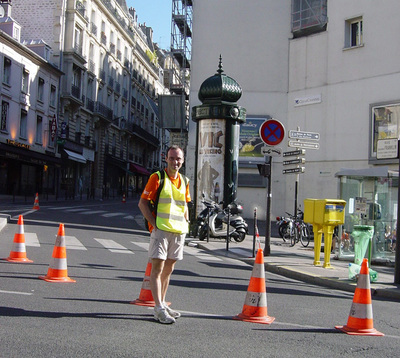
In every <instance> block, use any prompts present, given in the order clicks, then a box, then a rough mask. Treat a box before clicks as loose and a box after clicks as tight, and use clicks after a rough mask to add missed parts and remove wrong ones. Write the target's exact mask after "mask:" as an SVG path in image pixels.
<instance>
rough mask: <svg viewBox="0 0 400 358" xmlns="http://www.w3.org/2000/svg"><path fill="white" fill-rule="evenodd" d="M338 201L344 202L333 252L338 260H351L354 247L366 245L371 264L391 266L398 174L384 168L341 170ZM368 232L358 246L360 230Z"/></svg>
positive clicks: (337, 175) (392, 260) (393, 251)
mask: <svg viewBox="0 0 400 358" xmlns="http://www.w3.org/2000/svg"><path fill="white" fill-rule="evenodd" d="M335 176H336V177H338V178H339V180H340V198H341V199H343V200H345V201H346V202H347V205H346V208H345V210H346V211H345V223H344V225H342V226H341V227H339V228H338V230H337V239H336V240H334V242H335V241H336V247H335V249H336V250H337V252H338V257H339V259H343V260H349V261H353V260H354V255H355V252H356V250H357V246H356V245H361V244H363V245H364V244H365V247H366V248H367V249H366V250H367V252H369V251H371V252H370V255H371V258H372V262H374V261H375V262H394V261H395V245H396V225H397V210H398V202H397V192H398V184H399V173H398V170H391V169H390V168H389V167H387V166H376V167H372V168H368V169H342V170H341V171H340V172H338V173H336V174H335ZM360 229H363V230H364V231H368V235H364V237H363V240H368V243H367V242H365V243H360V242H358V241H357V240H359V239H358V237H359V235H358V234H359V232H358V231H359V230H360Z"/></svg>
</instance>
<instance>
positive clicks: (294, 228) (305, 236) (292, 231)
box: [286, 210, 311, 247]
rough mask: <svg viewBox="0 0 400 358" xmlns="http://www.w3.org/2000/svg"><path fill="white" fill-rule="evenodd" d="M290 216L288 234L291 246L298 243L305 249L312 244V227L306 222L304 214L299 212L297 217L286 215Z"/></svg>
mask: <svg viewBox="0 0 400 358" xmlns="http://www.w3.org/2000/svg"><path fill="white" fill-rule="evenodd" d="M286 214H288V215H289V222H288V228H287V230H286V231H287V233H288V236H289V240H290V246H294V245H296V243H297V242H299V241H300V242H301V244H302V245H303V246H304V247H307V246H308V245H309V244H310V238H311V228H310V225H309V224H307V223H305V222H304V220H303V219H304V213H303V212H302V211H301V210H299V213H298V214H297V217H295V216H294V215H291V214H289V213H286Z"/></svg>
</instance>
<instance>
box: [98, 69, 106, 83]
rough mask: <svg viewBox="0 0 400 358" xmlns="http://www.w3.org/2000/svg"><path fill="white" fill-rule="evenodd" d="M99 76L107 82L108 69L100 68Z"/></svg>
mask: <svg viewBox="0 0 400 358" xmlns="http://www.w3.org/2000/svg"><path fill="white" fill-rule="evenodd" d="M99 77H100V79H101V80H102V81H103V82H106V71H105V70H102V69H100V70H99Z"/></svg>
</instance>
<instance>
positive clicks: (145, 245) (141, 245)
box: [131, 241, 149, 251]
mask: <svg viewBox="0 0 400 358" xmlns="http://www.w3.org/2000/svg"><path fill="white" fill-rule="evenodd" d="M131 243H132V244H134V245H136V246H139V247H140V248H142V249H144V250H145V251H149V243H148V242H136V241H131Z"/></svg>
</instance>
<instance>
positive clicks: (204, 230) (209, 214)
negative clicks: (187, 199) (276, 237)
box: [196, 196, 248, 242]
mask: <svg viewBox="0 0 400 358" xmlns="http://www.w3.org/2000/svg"><path fill="white" fill-rule="evenodd" d="M202 203H203V204H204V205H205V206H206V207H205V208H204V210H202V211H201V212H200V214H199V215H198V216H197V220H196V226H197V230H196V231H197V232H198V235H199V239H200V240H205V239H207V237H208V235H209V237H212V238H221V239H226V236H227V231H228V227H227V223H228V210H230V214H229V237H230V238H231V239H233V240H235V241H236V242H242V241H243V240H244V239H245V237H246V234H247V233H248V224H247V223H246V221H245V220H244V219H243V217H242V216H241V215H240V214H241V213H242V212H243V207H242V205H240V204H238V203H236V202H233V203H231V204H229V205H228V207H227V208H225V209H222V208H221V207H220V206H219V205H218V204H217V203H216V202H214V201H213V200H207V199H205V198H204V196H203V200H202Z"/></svg>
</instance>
